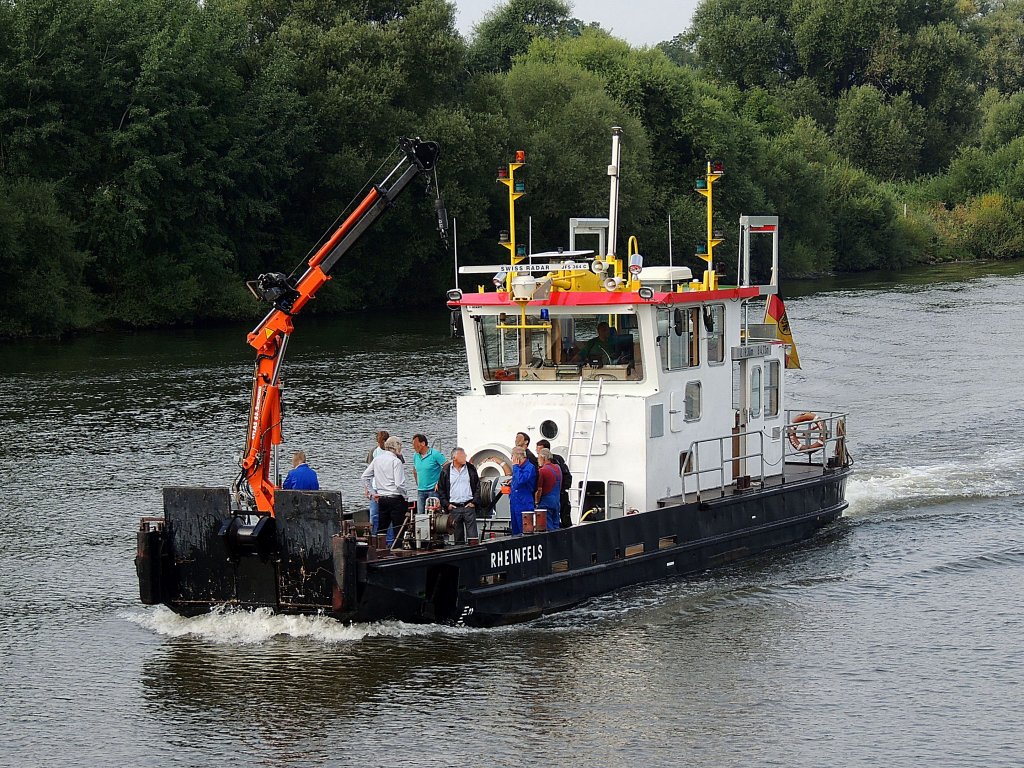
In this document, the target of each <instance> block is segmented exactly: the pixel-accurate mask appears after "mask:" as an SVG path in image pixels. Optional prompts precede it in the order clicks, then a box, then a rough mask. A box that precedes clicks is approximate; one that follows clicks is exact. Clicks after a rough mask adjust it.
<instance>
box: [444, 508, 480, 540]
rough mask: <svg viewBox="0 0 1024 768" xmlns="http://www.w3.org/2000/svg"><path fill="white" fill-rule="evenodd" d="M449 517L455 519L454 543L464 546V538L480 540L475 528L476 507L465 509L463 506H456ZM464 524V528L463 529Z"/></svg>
mask: <svg viewBox="0 0 1024 768" xmlns="http://www.w3.org/2000/svg"><path fill="white" fill-rule="evenodd" d="M451 515H452V517H453V518H455V543H456V544H465V543H466V536H467V535H468V536H469V538H471V539H478V538H480V533H479V531H477V527H476V507H467V506H466V505H465V504H456V505H455V509H453V510H452V512H451ZM463 524H465V527H463Z"/></svg>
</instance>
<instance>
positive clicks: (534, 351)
mask: <svg viewBox="0 0 1024 768" xmlns="http://www.w3.org/2000/svg"><path fill="white" fill-rule="evenodd" d="M475 323H476V328H477V334H478V339H479V347H480V358H481V359H480V362H481V369H482V371H483V376H484V379H485V380H487V381H558V380H567V381H568V380H572V381H578V380H579V378H580V376H582V377H583V378H584V379H612V380H621V381H637V380H640V379H642V378H643V368H642V361H641V356H640V344H639V333H638V330H637V324H636V317H635V316H634V315H631V314H618V315H566V314H562V315H546V316H543V317H542V316H541V315H533V314H530V315H526V317H525V319H524V318H523V316H522V315H519V314H516V313H514V312H508V313H503V314H499V315H482V316H479V317H477V318H475Z"/></svg>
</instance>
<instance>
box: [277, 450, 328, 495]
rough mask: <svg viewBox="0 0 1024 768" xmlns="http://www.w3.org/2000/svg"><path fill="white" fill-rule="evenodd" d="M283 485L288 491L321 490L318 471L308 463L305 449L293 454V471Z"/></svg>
mask: <svg viewBox="0 0 1024 768" xmlns="http://www.w3.org/2000/svg"><path fill="white" fill-rule="evenodd" d="M282 487H283V488H284V489H285V490H288V491H319V490H320V481H318V480H317V479H316V472H314V471H313V470H312V469H311V468H310V466H309V464H307V463H306V453H305V451H296V452H295V453H293V454H292V471H291V472H289V473H288V477H286V478H285V479H284V486H282Z"/></svg>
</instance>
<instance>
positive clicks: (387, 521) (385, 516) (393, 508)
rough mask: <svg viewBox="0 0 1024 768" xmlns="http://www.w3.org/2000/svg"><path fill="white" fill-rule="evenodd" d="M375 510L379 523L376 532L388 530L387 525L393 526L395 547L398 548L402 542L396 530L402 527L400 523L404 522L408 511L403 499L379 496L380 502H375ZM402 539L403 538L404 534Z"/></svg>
mask: <svg viewBox="0 0 1024 768" xmlns="http://www.w3.org/2000/svg"><path fill="white" fill-rule="evenodd" d="M377 509H378V511H379V514H380V523H379V524H378V526H377V530H378V531H381V532H384V531H386V530H387V529H388V526H389V525H393V526H395V546H396V547H400V546H401V545H402V540H401V539H400V538H399V537H398V530H399V528H401V527H402V523H404V522H405V513H406V512H408V510H409V505H408V503H407V502H406V501H405V497H404V496H381V497H380V501H378V502H377ZM402 537H403V538H404V537H405V533H404V532H403V533H402Z"/></svg>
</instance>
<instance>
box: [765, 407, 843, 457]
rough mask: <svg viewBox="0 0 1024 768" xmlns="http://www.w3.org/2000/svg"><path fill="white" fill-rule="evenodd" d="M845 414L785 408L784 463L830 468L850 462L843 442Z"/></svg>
mask: <svg viewBox="0 0 1024 768" xmlns="http://www.w3.org/2000/svg"><path fill="white" fill-rule="evenodd" d="M847 415H848V414H846V413H845V412H841V411H815V410H809V409H808V410H803V411H800V410H796V409H789V410H787V411H786V426H785V427H784V428H783V434H782V438H783V440H784V442H783V451H784V459H785V463H787V464H809V465H819V466H822V467H828V468H830V469H834V468H836V467H839V466H848V465H849V464H850V463H852V462H851V459H850V452H849V449H848V448H847V445H846V418H847ZM808 416H810V417H813V418H808ZM801 417H802V418H801ZM797 419H800V420H799V421H797Z"/></svg>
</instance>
